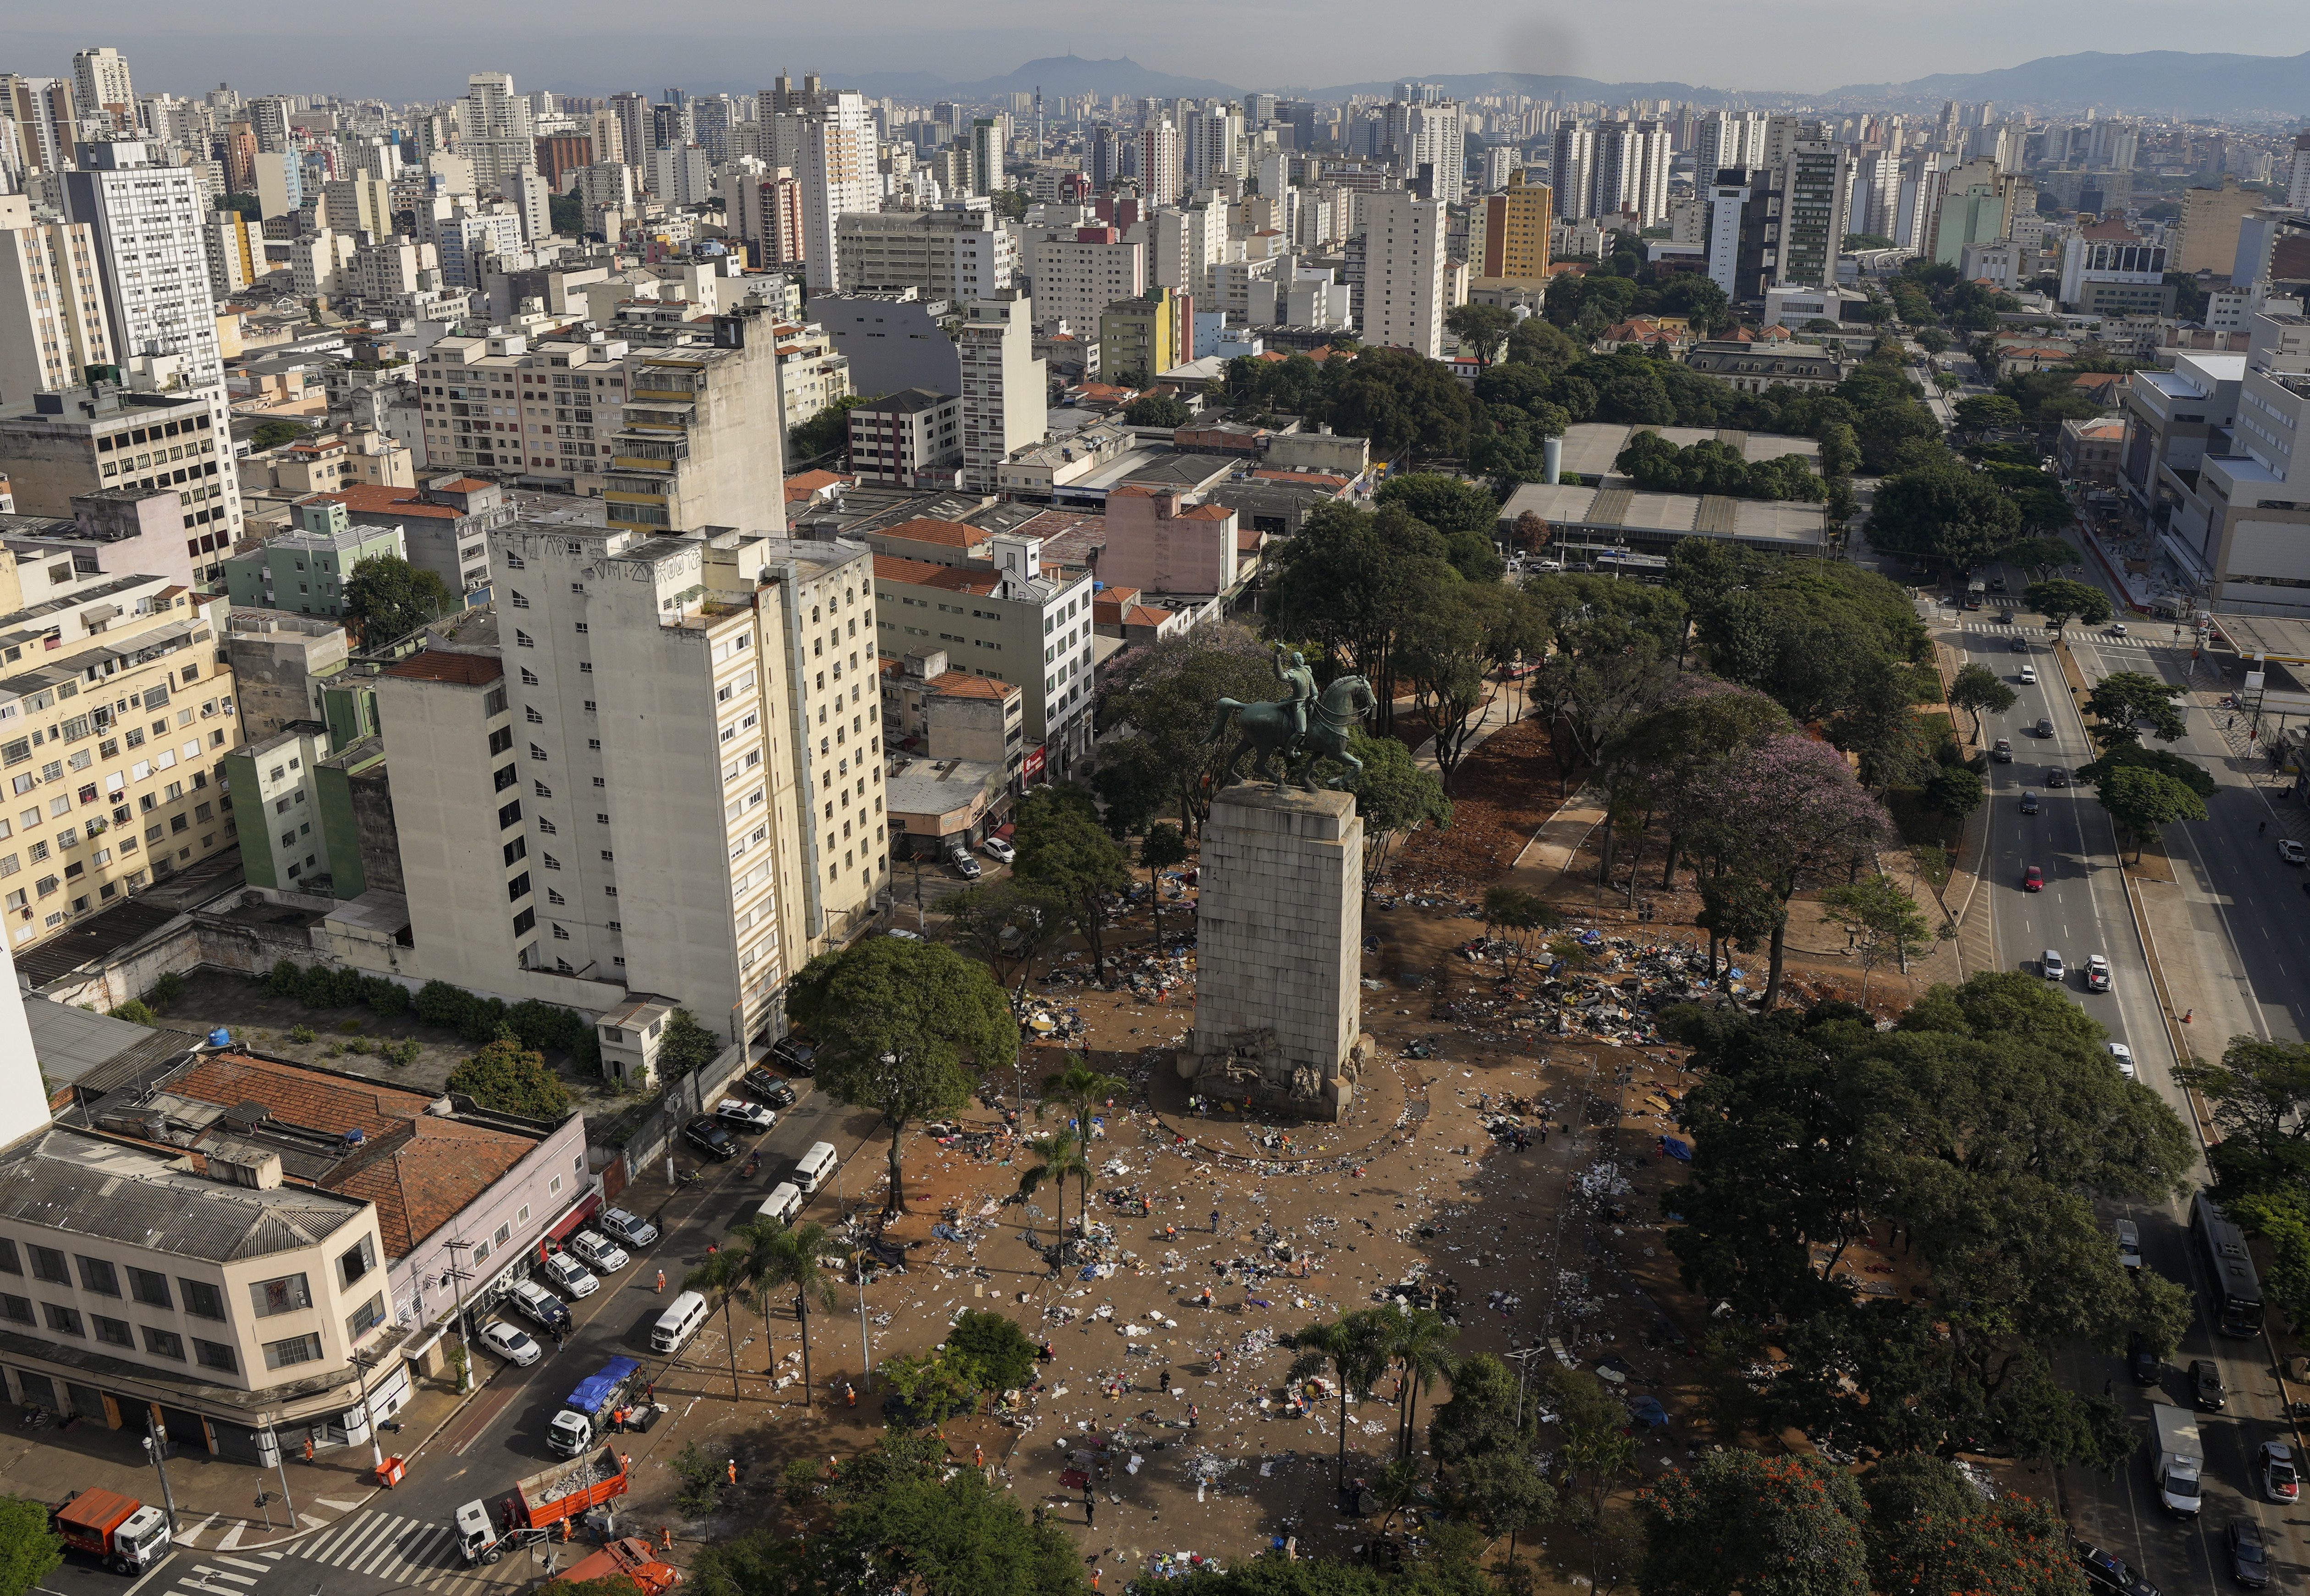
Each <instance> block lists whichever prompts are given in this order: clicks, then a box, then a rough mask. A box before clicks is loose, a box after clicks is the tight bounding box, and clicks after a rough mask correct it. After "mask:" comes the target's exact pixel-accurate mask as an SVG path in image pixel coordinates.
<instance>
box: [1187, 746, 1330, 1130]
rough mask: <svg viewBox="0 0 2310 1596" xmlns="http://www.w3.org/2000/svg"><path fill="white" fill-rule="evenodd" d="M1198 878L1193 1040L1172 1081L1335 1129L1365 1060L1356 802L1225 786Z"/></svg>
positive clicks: (1208, 828) (1208, 825) (1209, 824)
mask: <svg viewBox="0 0 2310 1596" xmlns="http://www.w3.org/2000/svg"><path fill="white" fill-rule="evenodd" d="M1201 872H1202V873H1201V875H1200V876H1199V878H1198V880H1197V884H1196V891H1197V901H1196V908H1195V1028H1194V1032H1193V1034H1192V1035H1191V1037H1189V1039H1188V1043H1187V1046H1186V1049H1185V1051H1184V1052H1183V1053H1182V1054H1180V1056H1179V1073H1180V1074H1181V1075H1182V1076H1184V1077H1185V1078H1186V1079H1187V1080H1190V1081H1193V1082H1194V1089H1195V1090H1196V1091H1197V1092H1198V1093H1201V1094H1203V1095H1206V1096H1210V1097H1220V1098H1227V1099H1238V1100H1241V1099H1248V1100H1249V1101H1250V1102H1251V1103H1252V1104H1253V1105H1254V1106H1255V1107H1258V1108H1263V1109H1266V1110H1269V1111H1271V1112H1273V1113H1275V1114H1277V1115H1288V1116H1290V1117H1292V1118H1297V1119H1307V1120H1323V1121H1336V1120H1337V1119H1338V1118H1339V1117H1340V1115H1341V1113H1342V1111H1343V1110H1344V1109H1345V1108H1346V1107H1347V1106H1348V1104H1349V1102H1350V1101H1351V1100H1352V1099H1353V1097H1354V1095H1355V1083H1356V1080H1357V1079H1358V1078H1359V1074H1360V1073H1361V1070H1362V1065H1363V1062H1364V1060H1365V1058H1366V1057H1368V1054H1369V1052H1370V1045H1369V1043H1368V1041H1366V1040H1365V1038H1364V1037H1363V1035H1362V1023H1361V1017H1362V996H1363V988H1362V986H1361V984H1360V977H1361V976H1362V972H1363V884H1364V823H1363V820H1362V819H1361V817H1359V815H1358V814H1357V813H1356V804H1355V800H1354V799H1353V798H1352V797H1350V795H1349V794H1345V793H1337V792H1323V793H1307V792H1300V791H1298V790H1290V789H1287V790H1284V791H1281V792H1279V791H1277V790H1275V789H1273V788H1272V787H1268V786H1265V785H1253V784H1249V783H1244V784H1239V785H1236V786H1232V787H1229V788H1228V789H1227V790H1226V791H1225V792H1222V793H1221V794H1220V795H1219V797H1218V798H1217V800H1215V801H1214V802H1213V803H1212V804H1211V818H1210V820H1207V821H1206V822H1205V823H1204V826H1203V858H1202V862H1201Z"/></svg>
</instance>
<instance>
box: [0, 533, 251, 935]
mask: <svg viewBox="0 0 2310 1596" xmlns="http://www.w3.org/2000/svg"><path fill="white" fill-rule="evenodd" d="M50 569H51V570H53V569H54V568H50ZM16 575H17V576H18V577H19V578H20V579H21V577H22V575H23V572H22V570H21V569H20V570H19V572H18V573H16ZM34 591H35V590H30V588H29V585H28V590H27V591H25V592H24V594H23V596H24V597H25V598H27V599H30V598H32V597H33V596H34ZM46 592H47V594H48V596H46V597H45V598H43V599H40V600H39V602H34V603H27V604H24V605H22V606H21V607H18V608H16V609H14V610H13V612H10V613H8V614H4V615H0V784H4V789H0V802H4V803H5V804H6V806H7V808H6V811H5V813H4V818H0V914H4V921H5V924H6V926H7V940H8V945H9V947H10V948H11V949H12V950H15V951H17V952H20V953H21V952H22V950H25V949H26V948H30V947H35V946H38V945H39V943H41V942H43V941H47V940H48V938H50V937H53V936H56V934H58V933H59V932H63V931H64V930H65V929H66V928H67V927H68V926H70V925H71V924H73V923H74V921H76V920H78V919H80V918H82V917H83V916H84V915H91V914H94V913H96V912H97V911H99V910H100V909H106V908H109V907H110V906H112V905H113V904H115V903H117V902H118V901H119V900H120V899H121V898H123V897H126V896H129V895H132V894H134V893H135V892H136V891H137V890H139V889H142V888H143V887H146V886H148V885H151V884H152V883H153V882H155V881H160V880H167V879H168V878H169V876H171V875H173V874H175V873H176V872H178V870H181V869H184V868H185V867H187V865H190V864H193V863H195V862H197V861H199V860H203V859H205V858H208V857H209V856H210V855H212V854H214V853H216V852H217V851H218V850H220V849H233V848H236V847H238V846H239V844H238V842H237V841H236V837H237V832H236V829H235V825H234V820H233V816H232V814H231V812H230V811H231V800H230V797H229V796H228V795H227V794H226V793H225V791H224V785H223V783H222V781H221V779H219V767H220V762H221V760H222V759H223V757H224V755H225V753H226V752H227V750H230V749H231V748H233V747H235V746H237V745H238V744H239V741H240V733H239V724H240V723H239V719H238V717H237V716H235V714H234V705H233V697H232V694H233V682H232V672H230V669H228V668H227V667H226V665H225V664H224V663H223V660H224V655H223V650H222V647H221V644H220V642H219V640H218V636H217V617H216V615H214V614H213V613H212V612H210V611H209V610H207V609H204V608H201V607H199V606H198V605H197V603H196V602H195V595H194V594H190V593H188V592H187V591H186V590H185V589H184V588H182V587H178V586H174V585H169V584H168V583H167V582H166V581H165V579H163V578H161V577H137V576H128V577H107V576H105V575H104V574H103V573H101V572H96V571H90V572H87V573H82V574H79V575H77V576H76V577H75V578H74V579H72V580H70V581H69V582H68V583H66V584H65V585H50V586H48V588H47V589H46ZM0 596H4V595H0Z"/></svg>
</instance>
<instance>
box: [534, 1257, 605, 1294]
mask: <svg viewBox="0 0 2310 1596" xmlns="http://www.w3.org/2000/svg"><path fill="white" fill-rule="evenodd" d="M538 1267H539V1268H540V1269H542V1270H543V1271H545V1273H546V1276H547V1278H548V1279H551V1280H552V1282H553V1283H554V1284H555V1285H556V1286H559V1287H560V1288H561V1289H562V1290H564V1291H566V1292H568V1293H569V1295H570V1296H572V1297H591V1296H593V1295H594V1293H595V1292H596V1291H599V1290H600V1289H601V1288H602V1282H601V1281H600V1280H598V1279H595V1275H594V1271H592V1270H590V1269H587V1268H586V1266H585V1265H584V1264H582V1263H580V1262H577V1260H576V1259H575V1258H572V1257H571V1256H570V1255H569V1253H547V1254H546V1255H545V1262H543V1263H541V1264H539V1265H538Z"/></svg>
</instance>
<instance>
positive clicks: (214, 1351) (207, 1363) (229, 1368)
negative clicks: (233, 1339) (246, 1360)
mask: <svg viewBox="0 0 2310 1596" xmlns="http://www.w3.org/2000/svg"><path fill="white" fill-rule="evenodd" d="M193 1357H194V1359H195V1361H196V1362H198V1363H199V1364H200V1366H202V1367H203V1368H204V1369H222V1370H223V1371H224V1372H225V1373H226V1374H228V1375H231V1374H237V1373H239V1369H240V1359H239V1357H236V1356H235V1355H234V1353H233V1349H231V1348H230V1347H226V1346H221V1345H220V1344H219V1343H217V1342H215V1341H204V1340H201V1339H200V1338H198V1337H197V1336H196V1337H195V1338H194V1339H193Z"/></svg>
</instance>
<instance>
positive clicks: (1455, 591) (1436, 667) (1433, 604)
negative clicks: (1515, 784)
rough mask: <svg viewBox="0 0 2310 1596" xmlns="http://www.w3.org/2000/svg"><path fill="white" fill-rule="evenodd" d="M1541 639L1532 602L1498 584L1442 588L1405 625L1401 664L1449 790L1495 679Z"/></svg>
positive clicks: (1420, 604)
mask: <svg viewBox="0 0 2310 1596" xmlns="http://www.w3.org/2000/svg"><path fill="white" fill-rule="evenodd" d="M1540 639H1541V630H1540V628H1539V627H1538V626H1537V625H1536V624H1535V615H1534V606H1533V603H1532V602H1531V600H1530V598H1529V596H1528V595H1526V594H1522V593H1519V592H1517V591H1516V590H1515V589H1514V588H1509V587H1502V586H1500V585H1498V584H1497V583H1483V584H1479V583H1473V582H1462V583H1457V584H1454V585H1447V586H1444V587H1439V588H1436V589H1434V590H1432V591H1430V592H1429V593H1427V594H1423V595H1422V596H1421V598H1420V600H1419V601H1418V602H1417V603H1414V604H1413V606H1412V608H1411V612H1410V614H1409V615H1407V616H1406V617H1405V620H1404V625H1403V629H1402V631H1401V632H1400V633H1399V634H1398V636H1397V639H1396V659H1397V662H1398V664H1400V666H1401V668H1402V670H1403V678H1404V681H1406V682H1407V683H1408V684H1409V685H1410V686H1411V696H1412V702H1413V704H1414V705H1415V707H1417V708H1418V709H1419V711H1420V717H1421V718H1422V719H1424V720H1425V721H1427V723H1428V727H1429V731H1430V732H1431V733H1434V735H1435V740H1436V748H1435V752H1436V764H1437V768H1438V769H1439V770H1441V771H1442V772H1443V776H1444V780H1445V783H1446V785H1449V784H1450V782H1451V780H1452V776H1453V773H1454V772H1455V770H1457V769H1458V768H1459V767H1460V759H1461V757H1462V755H1463V754H1464V753H1465V752H1466V750H1467V746H1468V739H1469V738H1470V737H1471V736H1472V734H1473V733H1474V732H1475V728H1476V721H1477V717H1478V716H1480V715H1481V713H1482V711H1483V708H1484V706H1485V704H1486V703H1487V701H1488V700H1489V693H1490V690H1491V689H1490V677H1491V673H1492V672H1493V671H1494V670H1496V669H1498V667H1499V666H1500V665H1502V664H1506V663H1507V662H1508V661H1510V660H1513V659H1515V657H1516V656H1517V655H1520V654H1523V653H1524V652H1525V651H1526V650H1527V648H1528V647H1530V648H1536V647H1537V646H1538V645H1539V643H1540Z"/></svg>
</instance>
